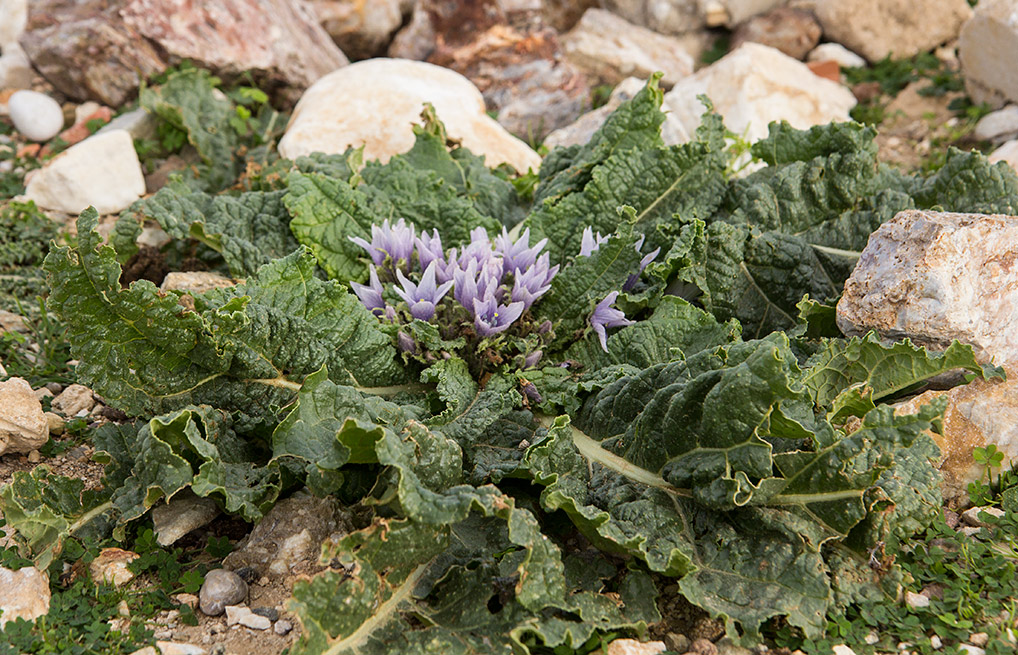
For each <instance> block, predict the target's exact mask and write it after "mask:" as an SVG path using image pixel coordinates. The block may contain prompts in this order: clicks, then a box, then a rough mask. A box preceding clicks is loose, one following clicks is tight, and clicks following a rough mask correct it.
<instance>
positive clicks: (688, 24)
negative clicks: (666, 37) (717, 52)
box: [601, 0, 706, 34]
mask: <svg viewBox="0 0 1018 655" xmlns="http://www.w3.org/2000/svg"><path fill="white" fill-rule="evenodd" d="M601 4H602V6H603V7H604V8H605V9H607V10H609V11H611V12H613V13H616V14H618V15H619V16H622V17H623V18H625V19H626V20H628V21H629V22H631V23H636V24H637V25H642V26H644V27H646V28H649V29H652V30H654V31H655V32H659V33H661V34H682V33H684V32H691V31H693V30H698V29H700V28H701V27H703V26H704V25H705V24H706V21H705V19H704V14H703V12H702V11H701V7H700V5H701V2H700V1H699V0H607V2H602V3H601Z"/></svg>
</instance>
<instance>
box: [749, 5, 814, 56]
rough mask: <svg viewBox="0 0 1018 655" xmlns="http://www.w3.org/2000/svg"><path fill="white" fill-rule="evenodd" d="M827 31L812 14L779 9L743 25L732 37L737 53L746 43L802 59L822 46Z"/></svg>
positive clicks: (800, 10)
mask: <svg viewBox="0 0 1018 655" xmlns="http://www.w3.org/2000/svg"><path fill="white" fill-rule="evenodd" d="M822 32H823V30H821V29H820V24H819V23H818V22H817V19H816V18H815V17H814V16H813V14H812V13H811V12H808V11H803V10H802V9H790V8H788V7H778V8H777V9H774V10H772V11H769V12H767V13H766V14H760V15H759V16H754V17H753V18H750V19H749V20H748V21H746V22H744V23H742V24H741V25H739V26H738V27H737V28H736V29H735V33H734V34H732V42H731V47H732V49H733V50H734V49H735V48H737V47H739V45H741V44H743V43H745V42H746V41H752V42H753V43H762V44H763V45H768V46H770V47H772V48H777V49H778V50H780V51H781V52H783V53H785V54H786V55H788V56H789V57H792V58H794V59H802V58H804V57H805V56H806V54H807V53H809V51H810V50H812V49H813V48H815V47H816V45H817V43H819V42H820V35H821V34H822Z"/></svg>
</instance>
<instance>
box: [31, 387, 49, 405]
mask: <svg viewBox="0 0 1018 655" xmlns="http://www.w3.org/2000/svg"><path fill="white" fill-rule="evenodd" d="M35 397H36V398H38V399H39V402H42V399H43V398H52V397H53V392H52V391H50V390H49V389H47V388H46V387H43V388H41V389H36V390H35Z"/></svg>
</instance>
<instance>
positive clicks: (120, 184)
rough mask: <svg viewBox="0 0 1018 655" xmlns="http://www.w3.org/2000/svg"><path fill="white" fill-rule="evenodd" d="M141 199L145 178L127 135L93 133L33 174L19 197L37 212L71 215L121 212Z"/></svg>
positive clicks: (116, 131)
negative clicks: (87, 211) (90, 211)
mask: <svg viewBox="0 0 1018 655" xmlns="http://www.w3.org/2000/svg"><path fill="white" fill-rule="evenodd" d="M144 194H145V176H144V174H143V173H142V171H141V162H139V161H138V153H136V152H135V151H134V142H133V140H132V139H131V135H130V133H128V132H126V131H124V130H115V131H113V132H108V133H106V134H102V135H99V134H94V135H92V136H90V137H89V138H87V139H85V140H84V141H82V142H81V143H78V144H75V145H73V146H71V147H70V148H68V149H67V150H66V151H64V152H62V153H61V154H59V155H57V156H56V157H55V158H54V159H52V160H51V161H50V162H49V163H48V164H46V166H45V167H44V168H42V169H41V170H38V171H35V173H34V174H33V175H32V177H31V179H29V180H28V184H27V185H26V188H25V197H26V198H28V199H29V200H34V201H35V204H37V205H39V206H40V207H42V208H43V209H53V210H56V211H62V212H65V213H68V214H77V213H79V212H81V211H83V210H85V209H87V208H88V207H90V206H92V207H95V208H96V210H97V211H98V212H99V213H100V214H113V213H116V212H119V211H120V210H122V209H126V208H127V207H128V206H130V204H131V203H132V202H134V201H135V200H137V199H138V198H140V197H141V196H142V195H144Z"/></svg>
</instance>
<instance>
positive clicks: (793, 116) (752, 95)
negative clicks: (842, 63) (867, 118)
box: [664, 43, 856, 142]
mask: <svg viewBox="0 0 1018 655" xmlns="http://www.w3.org/2000/svg"><path fill="white" fill-rule="evenodd" d="M702 94H706V95H707V96H708V97H709V98H710V99H711V101H712V102H713V103H714V108H715V110H716V111H717V112H718V113H720V114H721V115H722V116H723V117H724V120H725V125H726V126H727V127H728V129H730V130H731V131H733V132H735V133H736V134H740V135H744V136H745V137H746V138H747V139H748V140H749V141H751V142H752V141H757V140H759V139H762V138H763V137H765V136H767V133H768V131H767V125H768V124H769V123H771V122H772V121H781V120H786V121H788V122H789V123H790V124H791V125H792V126H793V127H796V128H799V129H805V128H808V127H812V126H813V125H821V124H825V123H830V122H831V121H847V120H851V118H850V117H849V114H848V112H849V110H850V109H852V107H854V106H855V104H856V100H855V97H854V96H853V95H852V92H851V91H849V90H848V89H846V88H845V87H843V86H841V85H840V84H838V83H836V82H832V81H831V80H826V79H823V78H821V77H818V76H816V75H814V74H813V73H812V72H811V71H810V70H809V68H808V67H807V66H806V64H804V63H802V62H801V61H798V60H796V59H792V58H791V57H789V56H788V55H786V54H784V53H782V52H780V51H778V50H776V49H774V48H769V47H767V46H764V45H760V44H758V43H744V44H742V45H741V46H739V48H738V49H736V50H735V51H733V52H730V53H728V54H727V55H725V56H724V57H722V58H721V59H719V60H718V61H716V62H715V63H713V64H711V65H710V66H708V67H706V68H703V69H701V70H699V71H697V72H696V73H694V74H693V75H690V76H689V77H687V78H685V79H683V80H680V81H679V82H678V83H677V84H676V85H675V87H674V88H673V89H672V90H671V91H669V92H668V93H667V94H665V101H664V104H665V109H666V110H670V111H672V112H673V113H674V114H675V118H676V120H677V121H678V122H679V123H681V124H682V126H683V127H684V129H685V130H686V133H687V134H693V133H694V132H695V131H696V128H697V127H698V126H699V125H700V117H701V116H702V114H703V112H704V106H703V104H702V103H701V102H700V101H699V100H698V99H697V96H699V95H702Z"/></svg>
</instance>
